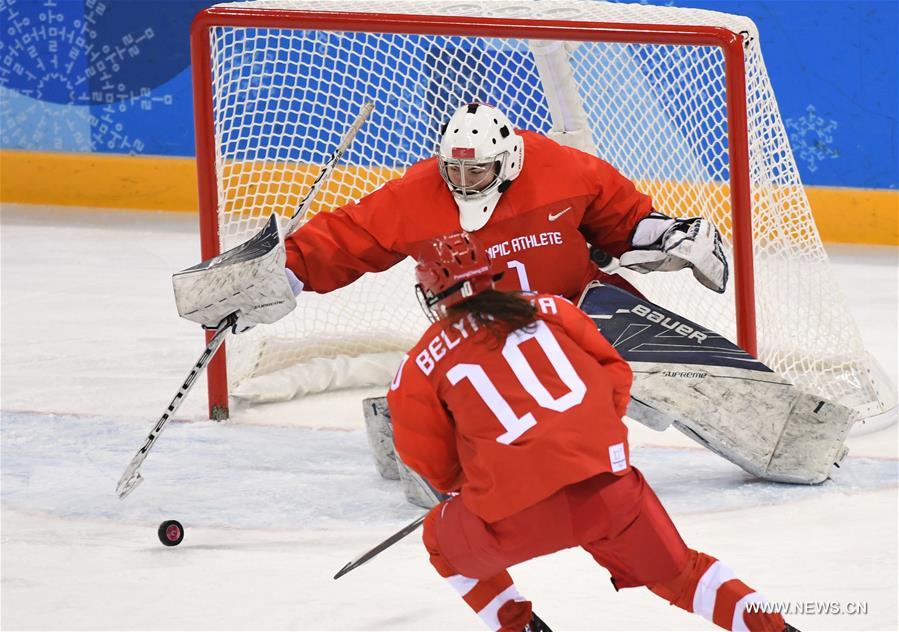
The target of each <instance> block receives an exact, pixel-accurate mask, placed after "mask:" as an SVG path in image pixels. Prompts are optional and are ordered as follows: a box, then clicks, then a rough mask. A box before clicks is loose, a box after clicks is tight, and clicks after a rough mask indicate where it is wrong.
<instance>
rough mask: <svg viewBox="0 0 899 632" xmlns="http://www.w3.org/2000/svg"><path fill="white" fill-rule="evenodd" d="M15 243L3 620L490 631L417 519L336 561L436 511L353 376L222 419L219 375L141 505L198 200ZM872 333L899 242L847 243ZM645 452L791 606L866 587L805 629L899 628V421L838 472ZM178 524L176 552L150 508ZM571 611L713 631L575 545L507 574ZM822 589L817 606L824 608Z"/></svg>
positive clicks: (679, 505) (0, 623)
mask: <svg viewBox="0 0 899 632" xmlns="http://www.w3.org/2000/svg"><path fill="white" fill-rule="evenodd" d="M0 219H2V225H0V238H2V239H0V248H2V268H0V274H2V279H0V282H2V285H0V290H2V321H0V325H2V347H0V352H2V364H0V367H2V383H0V386H2V388H0V396H2V435H0V439H2V454H0V456H2V524H0V527H2V615H0V627H2V628H3V629H4V630H7V629H8V630H13V629H23V630H25V629H27V630H51V629H52V630H57V629H66V630H137V629H141V630H145V629H152V630H176V629H177V630H212V629H215V630H224V629H228V630H262V629H265V630H282V629H283V630H287V629H295V630H307V629H321V630H394V629H395V630H413V629H414V630H450V629H460V630H461V629H465V630H478V629H481V628H480V622H479V620H478V619H477V617H476V616H475V615H474V614H473V613H471V612H470V611H469V610H468V609H467V607H466V606H464V604H463V603H462V602H461V600H460V599H459V598H458V597H457V596H456V594H455V593H454V592H453V591H452V590H451V589H450V588H449V587H448V586H446V585H444V582H443V580H441V579H440V578H439V577H438V576H437V575H436V573H434V571H433V570H432V569H431V567H430V566H429V564H428V563H427V559H426V555H425V553H424V550H423V548H422V546H421V543H420V538H419V536H418V535H417V534H416V535H412V536H410V537H409V538H407V539H406V540H404V541H402V542H401V543H399V544H397V545H396V546H394V547H393V548H391V549H389V550H388V551H386V552H384V553H383V554H382V555H381V556H380V557H378V558H376V559H375V560H374V561H372V562H371V563H369V564H367V565H365V566H363V567H361V568H359V569H357V570H355V571H353V572H352V573H350V574H349V575H347V576H346V577H344V578H342V579H340V580H339V581H334V580H332V579H331V576H332V575H333V574H334V572H336V570H337V569H339V568H340V567H341V566H343V564H344V563H345V562H347V561H348V560H350V559H351V558H353V557H355V556H356V555H357V554H358V553H360V552H362V551H364V550H366V549H368V548H370V547H371V546H373V545H374V544H376V543H377V542H379V541H380V540H382V539H383V538H385V537H386V536H388V535H389V534H391V533H392V532H394V531H395V530H396V529H398V528H399V527H400V526H402V525H404V524H405V523H407V522H409V521H411V520H412V519H414V518H415V517H416V516H418V515H419V513H420V510H419V509H417V508H415V507H413V506H411V505H408V504H406V503H405V501H404V500H403V498H402V493H401V491H400V488H399V486H398V484H397V483H394V482H390V481H385V480H382V479H381V478H379V477H378V475H377V474H376V472H375V470H374V467H373V465H372V463H371V461H370V457H369V454H368V451H367V448H366V442H365V437H364V434H363V431H362V430H361V428H362V420H361V408H360V405H359V402H360V399H361V398H362V397H364V396H367V395H369V394H380V391H381V390H382V389H378V388H375V389H368V390H366V391H355V392H342V393H337V394H330V395H320V396H313V397H309V398H306V399H305V400H304V401H302V402H298V403H297V402H294V403H290V404H273V405H268V406H261V407H255V408H251V409H241V408H238V409H237V410H235V411H234V422H231V423H225V424H213V423H209V422H206V421H204V419H205V412H206V407H205V382H201V383H200V384H198V385H197V387H196V388H195V389H194V392H193V393H192V394H191V397H190V398H189V399H188V401H187V402H186V403H185V404H184V406H182V408H181V410H180V411H179V413H178V415H177V417H176V421H175V422H174V423H172V424H171V425H170V426H169V427H168V428H167V429H166V431H165V432H164V434H163V435H162V437H161V439H160V440H159V442H158V443H157V445H156V447H155V448H154V451H153V453H152V454H151V456H150V458H149V459H148V460H147V462H146V463H145V465H144V468H143V472H144V475H145V477H146V482H145V483H144V484H143V485H142V486H141V487H139V488H138V489H137V490H136V491H135V492H134V493H133V494H132V495H131V496H129V497H128V498H127V499H125V500H124V501H119V500H118V499H117V498H116V496H115V494H114V488H115V482H116V480H117V479H118V477H119V475H120V474H121V472H122V470H123V469H124V467H125V465H126V464H127V463H128V461H129V460H130V458H131V457H132V456H133V454H134V452H135V451H136V449H137V448H138V447H139V446H140V445H141V443H142V441H143V439H144V437H145V436H146V433H147V432H148V431H149V430H150V427H151V426H152V425H153V423H154V422H155V421H156V419H157V418H158V416H159V414H160V413H161V412H162V409H163V407H164V406H165V405H166V404H167V402H168V401H169V399H170V398H171V397H172V395H173V394H174V392H175V390H176V389H177V387H178V385H179V383H180V381H181V380H182V379H183V377H184V375H185V374H186V372H187V371H188V369H189V368H190V366H192V364H193V362H194V361H195V360H196V357H197V356H198V355H199V353H200V351H201V349H202V346H203V341H202V339H201V337H200V335H199V333H198V332H197V330H196V328H195V327H194V326H193V325H192V324H190V323H188V322H186V321H183V320H181V319H179V318H178V317H177V314H176V312H175V308H174V303H173V300H172V296H171V285H170V275H171V273H172V272H174V271H176V270H179V269H182V268H185V267H187V266H189V265H192V264H194V263H196V262H197V261H198V260H199V247H198V242H197V225H196V224H197V222H196V218H195V217H194V216H189V215H179V214H167V213H135V212H127V213H126V212H104V211H97V210H87V209H60V208H54V209H51V208H42V207H23V206H15V205H7V206H5V207H4V208H3V209H2V214H0ZM829 251H830V254H831V256H832V258H833V262H834V267H835V270H836V272H837V275H838V279H839V281H840V283H841V284H842V286H843V289H844V291H845V292H846V294H847V296H848V298H849V302H850V306H851V309H852V311H853V314H854V316H855V318H856V321H857V322H858V324H859V326H860V327H861V330H862V334H863V337H864V341H865V344H866V345H867V348H868V349H869V350H870V351H871V352H872V353H873V354H874V356H875V357H876V358H877V359H878V360H879V361H880V363H881V364H882V365H883V366H884V368H885V369H886V371H887V373H888V375H889V376H890V377H891V379H892V380H893V382H894V383H895V380H896V377H897V360H896V358H897V355H896V349H897V249H896V248H877V247H869V248H849V247H832V248H829ZM631 433H632V435H631V440H632V444H633V445H634V450H633V460H634V462H635V463H636V464H637V465H638V466H639V467H641V468H642V470H643V471H644V472H645V474H646V476H647V478H648V479H649V480H650V482H651V483H652V484H653V486H654V487H655V489H656V491H657V492H658V494H659V496H660V497H661V499H662V501H663V503H665V504H666V506H667V507H668V509H669V511H670V513H671V514H672V516H673V518H674V520H675V522H676V524H677V525H678V527H679V529H680V530H681V533H682V535H683V536H684V538H685V540H686V541H687V542H688V544H690V545H691V546H693V547H694V548H698V549H701V550H704V551H706V552H709V553H711V554H713V555H716V556H717V557H719V558H721V559H722V560H724V561H725V562H726V563H727V564H728V565H730V566H731V567H732V568H734V569H735V570H736V572H737V574H738V576H739V577H741V578H743V579H744V580H745V581H746V582H747V583H749V584H750V585H752V586H753V587H755V588H757V589H759V590H760V591H762V592H763V593H764V594H765V596H766V597H768V598H770V599H771V600H777V601H792V602H803V603H805V602H812V605H814V604H818V605H817V606H814V607H823V602H827V603H831V602H835V603H836V604H839V605H841V606H842V607H843V608H846V607H847V606H848V605H849V604H855V603H857V602H863V603H865V604H867V614H863V615H852V616H850V615H846V614H842V615H835V614H818V615H810V614H806V615H795V616H792V617H789V619H790V620H791V621H792V623H793V624H794V625H796V626H797V627H798V628H800V629H802V630H817V629H822V630H824V629H826V630H842V629H859V630H861V629H866V630H895V629H897V627H899V616H897V548H896V543H897V532H899V528H897V479H899V475H897V463H899V461H897V434H896V427H895V426H893V427H890V428H887V429H885V430H878V431H875V432H868V433H866V434H864V433H863V434H855V435H853V436H852V437H851V438H850V440H849V445H850V448H851V454H850V457H849V458H848V459H847V461H845V462H844V466H843V468H842V469H840V470H839V472H837V474H836V475H835V478H834V480H832V481H829V482H827V483H826V484H824V485H821V486H818V487H797V486H787V485H774V484H769V483H763V482H759V481H756V480H752V479H751V478H750V477H748V476H747V475H745V474H744V473H743V472H742V471H741V470H739V469H737V468H736V467H735V466H732V465H731V464H729V463H727V462H725V461H722V460H721V459H719V458H717V457H715V456H714V455H712V454H710V453H707V452H705V451H703V450H702V449H699V448H697V447H696V446H695V445H694V444H692V443H691V442H690V441H689V440H688V439H686V438H685V437H683V436H681V435H680V434H678V433H677V432H676V431H673V430H670V431H667V432H665V433H654V432H652V431H650V430H647V429H644V428H642V427H640V426H636V427H632V428H631ZM168 518H176V519H178V520H180V521H181V522H182V523H184V525H185V527H186V536H185V539H184V542H183V543H182V544H181V545H180V546H178V547H175V548H166V547H163V546H162V545H161V544H160V543H159V542H158V540H157V538H156V527H157V525H158V524H159V523H160V522H161V521H162V520H164V519H168ZM512 572H513V576H514V577H515V578H516V581H517V583H518V585H519V588H520V589H521V591H522V592H523V593H524V594H525V595H526V596H527V597H529V598H530V599H532V600H533V602H534V604H535V609H536V610H537V612H539V613H540V614H541V616H542V617H543V618H544V619H545V620H546V621H547V622H548V623H549V624H550V625H551V626H552V627H553V628H554V629H556V630H585V629H592V630H618V629H620V630H702V629H713V626H711V624H708V623H706V622H704V621H702V620H700V619H698V618H696V617H694V616H692V615H688V614H685V613H683V612H681V611H679V610H677V609H676V608H674V607H672V606H669V605H668V604H667V603H665V602H663V601H661V600H660V599H658V598H657V597H655V596H653V595H651V594H650V593H648V592H647V591H645V590H643V589H632V590H625V591H622V592H620V593H615V592H614V590H613V589H612V587H611V584H610V583H609V581H608V574H607V573H606V572H605V571H604V570H603V569H602V568H600V567H598V566H596V564H595V563H594V562H593V561H592V559H591V558H590V557H589V556H587V555H586V554H585V553H583V552H580V551H577V550H571V551H565V552H562V553H559V554H557V555H553V556H550V557H546V558H541V559H538V560H533V561H531V562H528V563H526V564H522V565H520V566H518V567H516V568H514V569H513V571H512ZM810 607H811V606H810Z"/></svg>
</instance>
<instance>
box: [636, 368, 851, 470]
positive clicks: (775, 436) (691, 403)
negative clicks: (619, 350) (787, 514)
mask: <svg viewBox="0 0 899 632" xmlns="http://www.w3.org/2000/svg"><path fill="white" fill-rule="evenodd" d="M680 368H681V369H682V370H685V369H688V368H689V367H686V366H684V367H680ZM696 368H698V367H694V370H695V369H696ZM666 369H667V370H666V371H661V370H660V371H657V372H650V373H648V374H645V373H644V374H638V376H637V379H636V380H635V382H634V387H633V392H634V396H635V398H636V399H639V400H640V401H642V402H643V403H644V405H646V406H649V407H650V408H654V409H657V410H658V411H660V412H661V413H663V414H665V415H667V416H669V417H672V418H674V419H676V421H674V424H673V425H674V427H676V428H677V429H678V430H680V431H681V432H683V433H684V434H686V435H687V436H689V437H690V438H691V439H693V440H694V441H696V442H697V443H699V444H700V445H703V446H705V447H707V448H708V449H709V450H711V451H713V452H715V453H716V454H718V455H720V456H722V457H724V458H725V459H727V460H728V461H730V462H732V463H734V464H736V465H738V466H739V467H741V468H743V469H744V470H745V471H747V472H749V473H750V474H752V475H754V476H757V477H759V478H763V479H766V480H770V481H777V482H783V483H802V484H815V483H821V482H823V481H824V480H826V479H827V478H828V477H829V475H830V472H831V469H832V468H833V465H834V464H835V463H836V464H838V463H839V462H840V461H841V460H842V459H843V458H844V457H845V455H846V453H847V451H848V450H847V449H846V448H845V447H844V446H843V442H844V441H845V439H846V436H847V434H848V433H849V429H850V428H851V427H852V424H853V423H855V421H856V415H855V412H854V411H853V410H852V409H850V408H847V407H845V406H841V405H839V404H834V403H832V402H827V401H825V400H822V399H821V398H820V397H817V396H814V395H810V394H808V393H805V392H802V391H800V390H798V389H796V388H795V387H794V386H792V385H791V384H789V383H786V382H776V381H771V382H759V381H756V380H743V379H739V378H737V376H736V375H733V376H730V375H712V374H706V375H705V376H703V377H697V378H693V379H687V380H684V379H677V378H671V377H667V376H666V373H667V374H668V375H670V374H671V372H672V371H671V367H666ZM695 374H699V375H701V373H699V372H698V371H697V372H696V373H695ZM735 378H737V379H735ZM628 412H629V413H630V409H629V411H628Z"/></svg>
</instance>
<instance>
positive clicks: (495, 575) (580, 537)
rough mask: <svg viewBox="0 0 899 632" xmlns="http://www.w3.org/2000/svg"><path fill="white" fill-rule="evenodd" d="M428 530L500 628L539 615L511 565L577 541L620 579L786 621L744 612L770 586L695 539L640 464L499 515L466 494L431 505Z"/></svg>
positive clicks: (713, 617)
mask: <svg viewBox="0 0 899 632" xmlns="http://www.w3.org/2000/svg"><path fill="white" fill-rule="evenodd" d="M423 540H424V543H425V546H426V547H427V549H428V553H429V554H430V556H431V564H433V565H434V568H436V569H437V572H438V573H440V575H441V576H442V577H444V578H445V579H446V580H447V581H449V583H450V584H451V585H452V586H453V588H455V589H456V591H457V592H459V594H461V595H462V598H463V599H464V600H465V602H466V603H467V604H468V605H469V606H470V607H471V608H472V609H473V610H474V611H475V612H477V613H478V615H479V616H480V617H481V619H482V620H483V621H484V622H485V623H486V624H487V626H488V627H489V628H490V629H493V630H503V631H507V630H508V631H510V632H511V631H513V630H514V631H516V632H519V631H520V630H523V629H524V626H525V624H526V623H527V622H528V621H529V620H530V617H531V603H530V602H529V601H526V600H525V599H524V598H523V597H522V596H521V595H520V594H519V593H518V591H517V590H516V588H515V586H514V584H513V583H512V578H511V577H510V576H509V573H508V572H507V571H506V569H507V568H508V567H510V566H513V565H515V564H518V563H520V562H524V561H525V560H529V559H532V558H535V557H539V556H541V555H547V554H549V553H553V552H555V551H559V550H562V549H566V548H570V547H574V546H580V547H583V548H584V549H585V550H586V551H587V552H588V553H590V554H591V555H593V557H594V559H595V560H596V561H597V562H599V564H601V565H602V566H604V567H605V568H607V569H608V570H609V571H610V572H611V574H612V582H613V584H614V585H615V587H616V589H618V588H628V587H634V586H647V587H648V588H649V589H650V590H651V591H652V592H654V593H656V594H657V595H659V596H661V597H663V598H665V599H667V600H668V601H669V602H671V603H672V604H674V605H676V606H678V607H680V608H683V609H684V610H686V611H688V612H695V613H697V614H699V615H702V616H703V617H705V618H706V619H708V620H709V621H712V622H714V623H715V624H717V625H719V626H721V627H722V628H725V629H729V630H751V631H753V632H755V631H757V630H758V631H764V632H769V631H771V632H782V630H783V629H784V620H783V618H782V617H781V616H780V615H779V614H763V613H747V612H744V608H745V607H746V604H747V603H751V602H759V601H763V599H762V597H761V595H759V594H758V593H756V592H755V591H754V590H753V589H752V588H750V587H748V586H747V585H746V584H744V583H743V582H741V581H740V580H738V579H736V578H735V577H734V575H733V573H732V572H731V571H730V569H728V568H727V567H726V566H724V565H723V564H722V563H721V562H719V561H717V560H716V559H715V558H713V557H710V556H708V555H705V554H704V553H699V552H697V551H693V550H691V549H688V548H687V546H686V545H685V544H684V542H683V540H682V539H681V537H680V535H679V534H678V532H677V529H676V528H675V526H674V524H673V523H672V522H671V519H670V518H669V517H668V514H667V513H666V512H665V509H664V508H663V507H662V505H661V503H660V502H659V500H658V498H656V495H655V493H654V492H653V491H652V489H651V488H650V487H649V485H648V484H647V483H646V481H645V480H644V478H643V476H642V475H641V474H640V472H639V471H637V470H636V469H632V471H631V472H629V473H628V474H626V475H624V476H621V477H618V476H615V475H613V474H601V475H599V476H595V477H593V478H590V479H587V480H585V481H582V482H580V483H577V484H574V485H570V486H568V487H565V488H563V489H562V490H560V491H558V492H556V493H555V494H553V495H552V496H550V497H549V498H547V499H546V500H543V501H541V502H540V503H538V504H536V505H534V506H533V507H529V508H528V509H525V510H524V511H521V512H519V513H517V514H515V515H514V516H511V517H509V518H505V519H503V520H500V521H498V522H495V523H492V524H487V523H485V522H484V521H483V520H481V519H480V518H478V517H477V516H476V515H474V514H473V513H471V512H470V511H469V510H468V509H467V508H466V507H465V505H464V503H463V502H462V500H461V497H458V496H457V497H455V498H451V499H450V500H448V501H445V502H443V503H441V504H439V505H437V506H436V507H435V508H434V509H433V510H432V511H431V513H430V514H428V516H427V518H426V519H425V522H424V535H423Z"/></svg>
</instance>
